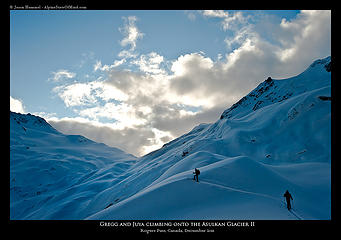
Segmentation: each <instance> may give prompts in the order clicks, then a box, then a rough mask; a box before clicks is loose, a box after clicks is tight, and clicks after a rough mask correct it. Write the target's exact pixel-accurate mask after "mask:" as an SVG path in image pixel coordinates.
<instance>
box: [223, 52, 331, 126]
mask: <svg viewBox="0 0 341 240" xmlns="http://www.w3.org/2000/svg"><path fill="white" fill-rule="evenodd" d="M324 70H325V71H324ZM330 72H331V56H328V57H326V58H323V59H318V60H316V61H314V62H313V63H312V64H311V65H310V66H309V67H308V68H307V69H306V70H305V71H304V72H302V73H301V74H299V75H297V76H295V77H291V78H288V79H282V80H274V79H272V78H271V77H268V78H267V79H266V80H264V81H263V82H261V83H260V84H259V85H258V86H257V87H256V88H255V89H254V90H252V91H251V92H250V93H249V94H248V95H246V96H244V97H243V98H241V99H240V100H239V101H238V102H237V103H235V104H233V105H232V106H231V107H230V108H228V109H226V110H225V111H224V112H223V114H222V115H221V116H220V119H224V118H232V117H236V116H244V115H245V113H249V112H251V111H255V110H257V109H259V108H261V107H264V106H267V105H270V104H272V103H276V102H281V101H284V100H286V99H288V98H290V97H293V96H296V95H298V94H301V93H304V92H306V91H309V90H311V89H316V88H319V87H323V86H326V85H328V84H329V83H330V80H328V79H329V78H324V77H323V76H324V75H325V74H329V73H330ZM321 78H322V79H325V80H326V81H321Z"/></svg>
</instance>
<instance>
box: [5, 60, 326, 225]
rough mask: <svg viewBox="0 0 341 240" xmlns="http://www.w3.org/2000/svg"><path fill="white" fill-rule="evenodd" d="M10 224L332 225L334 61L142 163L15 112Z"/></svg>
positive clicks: (282, 83)
mask: <svg viewBox="0 0 341 240" xmlns="http://www.w3.org/2000/svg"><path fill="white" fill-rule="evenodd" d="M194 168H199V169H200V172H201V174H200V175H199V182H195V181H194V180H193V170H194ZM286 190H289V192H290V193H291V194H292V196H293V198H294V200H293V202H292V205H293V209H292V210H291V211H288V210H287V209H286V205H285V199H284V197H283V194H284V192H285V191H286ZM10 217H11V219H117V220H118V219H124V220H131V219H134V220H146V219H152V220H161V219H176V220H180V219H191V220H194V219H288V220H297V219H299V220H310V219H319V220H324V219H330V218H331V57H327V58H325V59H320V60H317V61H315V62H314V63H313V64H311V65H310V66H309V68H307V70H306V71H304V72H303V73H301V74H299V75H297V76H295V77H292V78H289V79H282V80H275V79H272V78H268V79H266V80H265V81H264V82H262V83H261V84H260V85H259V86H258V87H256V88H255V89H254V90H253V91H251V92H250V93H249V94H248V95H246V96H245V97H243V98H242V99H241V100H240V101H238V102H237V103H236V104H234V105H232V106H231V107H230V108H228V109H227V110H225V111H224V112H223V113H222V115H221V117H220V119H218V120H217V121H216V122H214V123H210V124H204V123H203V124H200V125H199V126H196V127H195V128H193V130H192V131H190V132H189V133H187V134H185V135H183V136H181V137H179V138H177V139H175V140H173V141H171V142H169V143H167V144H165V145H164V146H163V147H162V148H160V149H159V150H156V151H154V152H151V153H149V154H147V155H145V156H143V157H141V158H136V157H134V156H132V155H130V154H127V153H125V152H123V151H121V150H119V149H116V148H111V147H108V146H106V145H105V144H102V143H96V142H93V141H91V140H89V139H87V138H85V137H82V136H78V135H64V134H61V133H59V132H58V131H56V130H55V129H54V128H52V127H51V126H50V125H49V124H48V123H47V122H46V121H45V120H44V119H42V118H40V117H37V116H33V115H30V114H27V115H23V114H18V113H13V112H10Z"/></svg>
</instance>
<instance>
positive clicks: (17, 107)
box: [9, 96, 26, 113]
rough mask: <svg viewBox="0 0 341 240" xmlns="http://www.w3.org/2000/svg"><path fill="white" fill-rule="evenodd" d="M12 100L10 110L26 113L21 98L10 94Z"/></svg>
mask: <svg viewBox="0 0 341 240" xmlns="http://www.w3.org/2000/svg"><path fill="white" fill-rule="evenodd" d="M9 100H10V110H11V111H12V112H17V113H25V112H26V111H25V107H24V104H23V103H22V101H21V100H20V99H15V98H13V97H11V96H9Z"/></svg>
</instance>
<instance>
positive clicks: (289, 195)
mask: <svg viewBox="0 0 341 240" xmlns="http://www.w3.org/2000/svg"><path fill="white" fill-rule="evenodd" d="M283 196H284V197H285V199H286V200H287V208H288V210H290V209H291V204H290V199H292V200H294V199H293V198H292V196H291V194H290V193H289V191H288V190H287V191H286V192H285V193H284V195H283Z"/></svg>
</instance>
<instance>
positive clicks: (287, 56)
mask: <svg viewBox="0 0 341 240" xmlns="http://www.w3.org/2000/svg"><path fill="white" fill-rule="evenodd" d="M321 29H322V30H321ZM327 55H330V11H298V10H297V11H296V10H287V11H278V10H273V11H269V10H267V11H218V10H215V11H171V10H167V11H166V10H162V11H156V10H153V11H142V10H135V11H119V10H114V11H110V10H105V11H95V10H91V11H60V10H57V11H23V10H20V11H11V12H10V96H11V98H12V100H11V109H14V108H15V107H14V106H17V108H16V109H17V111H20V112H30V113H33V114H37V115H41V116H42V117H45V118H46V119H47V120H48V121H49V122H50V123H51V124H52V125H53V126H54V127H55V128H57V129H58V130H60V131H62V132H64V133H67V134H81V135H84V136H86V137H89V138H91V139H93V140H95V141H99V142H104V143H106V144H108V145H110V146H115V147H119V148H121V149H123V150H125V151H128V152H130V153H133V154H135V155H142V154H145V153H147V152H148V151H151V150H153V149H156V148H158V147H160V146H162V144H164V143H165V142H167V141H169V140H171V139H173V138H174V137H177V136H179V135H181V134H184V133H186V131H188V130H190V129H191V128H193V127H194V126H195V125H197V124H198V123H201V122H212V121H215V119H217V118H218V117H219V116H220V114H221V112H222V111H223V110H224V109H226V108H227V107H229V106H230V105H231V104H233V103H234V102H235V101H237V100H238V99H239V98H240V97H242V96H243V94H246V93H248V92H249V91H250V90H252V88H254V87H255V86H256V85H258V84H259V83H260V82H262V81H263V80H264V79H263V78H264V77H266V76H269V75H271V76H272V77H274V78H278V79H281V78H286V77H289V76H293V75H295V74H298V73H300V72H302V71H303V70H304V69H305V68H306V67H307V66H308V65H309V64H310V63H311V62H312V61H314V60H315V59H316V58H322V57H325V56H327ZM238 66H239V67H238ZM249 66H250V67H249ZM240 68H242V70H241V69H240ZM18 109H19V110H18ZM174 122H177V123H178V124H174ZM75 126H77V127H75ZM89 126H90V128H91V131H89V130H88V129H90V128H89ZM108 129H109V130H108ZM103 131H106V132H108V131H109V132H111V135H110V134H107V135H105V136H103V134H102V133H103ZM115 139H116V141H115ZM132 139H135V140H132ZM132 141H134V142H132Z"/></svg>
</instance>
